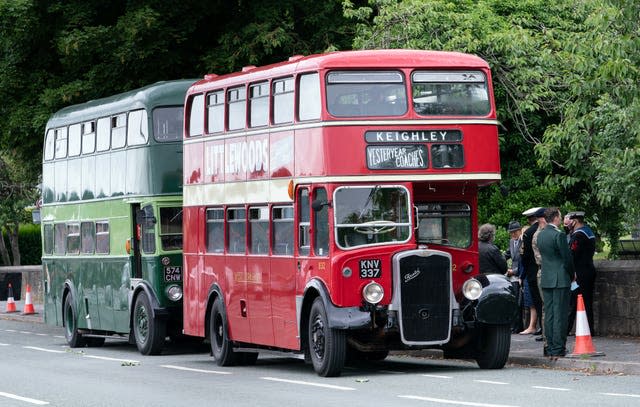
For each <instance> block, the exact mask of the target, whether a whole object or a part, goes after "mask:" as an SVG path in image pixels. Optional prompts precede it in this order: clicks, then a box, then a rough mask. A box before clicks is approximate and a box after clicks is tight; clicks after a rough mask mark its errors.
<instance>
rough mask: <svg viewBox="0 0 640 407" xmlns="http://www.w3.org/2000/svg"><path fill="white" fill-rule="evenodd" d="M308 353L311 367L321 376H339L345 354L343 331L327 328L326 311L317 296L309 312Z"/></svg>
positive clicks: (345, 343) (345, 342)
mask: <svg viewBox="0 0 640 407" xmlns="http://www.w3.org/2000/svg"><path fill="white" fill-rule="evenodd" d="M309 353H310V354H311V363H313V369H314V370H315V371H316V373H318V375H320V376H323V377H333V376H340V373H341V372H342V368H343V367H344V362H345V358H346V354H347V340H346V335H345V333H344V331H342V330H339V329H333V328H329V323H328V320H327V312H326V310H325V308H324V304H323V303H322V298H320V297H318V298H316V299H315V300H314V301H313V305H312V306H311V312H310V313H309Z"/></svg>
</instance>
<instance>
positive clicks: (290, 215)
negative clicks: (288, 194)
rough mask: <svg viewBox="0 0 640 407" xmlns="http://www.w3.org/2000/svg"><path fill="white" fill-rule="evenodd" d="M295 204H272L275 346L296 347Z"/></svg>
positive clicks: (273, 326)
mask: <svg viewBox="0 0 640 407" xmlns="http://www.w3.org/2000/svg"><path fill="white" fill-rule="evenodd" d="M293 222H294V206H293V205H291V204H283V205H273V206H272V207H271V258H270V262H271V282H270V285H271V315H272V320H271V321H270V322H271V324H272V329H273V332H276V333H277V334H276V335H275V337H274V344H275V346H278V347H281V348H285V349H299V340H298V327H297V320H296V292H295V288H296V270H297V269H296V259H295V258H294V257H293V256H294V244H295V243H294V242H295V240H294V223H293Z"/></svg>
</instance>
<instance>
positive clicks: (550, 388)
mask: <svg viewBox="0 0 640 407" xmlns="http://www.w3.org/2000/svg"><path fill="white" fill-rule="evenodd" d="M531 387H533V388H534V389H541V390H557V391H571V389H565V388H564V387H546V386H531Z"/></svg>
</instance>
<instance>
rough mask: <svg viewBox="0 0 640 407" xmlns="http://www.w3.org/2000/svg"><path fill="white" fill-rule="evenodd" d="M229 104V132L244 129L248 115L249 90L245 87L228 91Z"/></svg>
mask: <svg viewBox="0 0 640 407" xmlns="http://www.w3.org/2000/svg"><path fill="white" fill-rule="evenodd" d="M227 97H228V101H227V103H228V104H229V109H228V113H227V114H228V115H229V130H240V129H244V126H245V124H246V115H247V105H246V100H247V90H246V89H245V88H244V87H241V88H234V89H229V90H228V91H227Z"/></svg>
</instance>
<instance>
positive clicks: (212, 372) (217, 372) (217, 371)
mask: <svg viewBox="0 0 640 407" xmlns="http://www.w3.org/2000/svg"><path fill="white" fill-rule="evenodd" d="M160 367H165V368H167V369H176V370H185V371H187V372H197V373H210V374H231V372H221V371H219V370H205V369H192V368H190V367H182V366H175V365H160Z"/></svg>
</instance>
